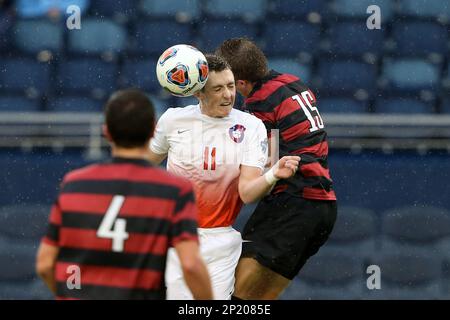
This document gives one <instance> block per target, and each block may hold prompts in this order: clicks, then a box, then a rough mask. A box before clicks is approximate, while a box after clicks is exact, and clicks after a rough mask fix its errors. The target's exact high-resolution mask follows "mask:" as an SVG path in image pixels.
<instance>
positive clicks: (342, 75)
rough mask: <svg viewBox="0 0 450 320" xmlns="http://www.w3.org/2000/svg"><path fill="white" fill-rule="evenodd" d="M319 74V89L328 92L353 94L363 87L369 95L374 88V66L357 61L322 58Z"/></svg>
mask: <svg viewBox="0 0 450 320" xmlns="http://www.w3.org/2000/svg"><path fill="white" fill-rule="evenodd" d="M319 76H320V78H321V83H322V86H321V90H322V91H325V92H326V93H328V94H336V95H344V94H353V93H355V92H356V91H357V90H358V89H363V90H365V91H366V92H367V93H368V94H369V95H370V94H373V92H374V89H375V79H376V66H375V65H372V64H368V63H364V62H359V61H349V60H340V61H339V60H322V61H320V65H319ZM322 91H321V92H322Z"/></svg>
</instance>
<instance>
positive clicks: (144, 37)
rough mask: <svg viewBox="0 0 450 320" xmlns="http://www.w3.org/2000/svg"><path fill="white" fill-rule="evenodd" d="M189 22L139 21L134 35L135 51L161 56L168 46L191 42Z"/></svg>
mask: <svg viewBox="0 0 450 320" xmlns="http://www.w3.org/2000/svg"><path fill="white" fill-rule="evenodd" d="M191 39H192V32H191V26H190V25H189V24H182V23H178V22H175V21H170V20H164V21H139V22H138V23H137V25H136V32H135V36H134V42H135V43H134V48H133V49H132V51H133V52H134V53H138V54H143V55H156V56H158V57H159V56H160V55H161V54H162V53H163V52H164V50H166V49H167V48H169V47H171V46H173V45H175V44H180V43H185V44H191Z"/></svg>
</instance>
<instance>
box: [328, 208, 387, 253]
mask: <svg viewBox="0 0 450 320" xmlns="http://www.w3.org/2000/svg"><path fill="white" fill-rule="evenodd" d="M378 228H379V225H378V219H377V215H376V214H375V213H374V212H373V211H372V210H370V209H366V208H359V207H350V206H342V207H340V208H339V213H338V216H337V219H336V224H335V226H334V228H333V231H332V232H331V234H330V237H329V239H328V241H327V242H326V244H325V246H326V248H327V249H332V250H333V251H335V252H344V253H347V254H351V253H352V252H359V253H360V255H361V256H365V255H368V254H370V253H371V252H373V251H374V250H376V247H377V244H376V242H377V238H378V230H379V229H378Z"/></svg>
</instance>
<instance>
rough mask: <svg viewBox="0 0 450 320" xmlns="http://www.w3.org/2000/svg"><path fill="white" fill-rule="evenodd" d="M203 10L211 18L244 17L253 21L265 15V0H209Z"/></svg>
mask: <svg viewBox="0 0 450 320" xmlns="http://www.w3.org/2000/svg"><path fill="white" fill-rule="evenodd" d="M204 10H205V13H206V15H207V16H209V17H212V18H222V19H230V18H244V19H245V20H249V21H253V20H258V19H262V18H263V17H264V16H265V14H266V10H267V0H246V1H242V0H227V1H222V0H209V1H206V2H205V7H204Z"/></svg>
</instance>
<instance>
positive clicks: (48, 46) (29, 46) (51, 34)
mask: <svg viewBox="0 0 450 320" xmlns="http://www.w3.org/2000/svg"><path fill="white" fill-rule="evenodd" d="M63 30H64V29H63V28H62V26H61V25H60V24H58V23H53V22H51V21H50V20H19V21H18V22H17V24H16V25H15V28H14V44H15V45H16V47H17V48H19V49H20V50H22V51H23V52H24V53H31V54H35V53H38V52H40V51H42V50H50V51H51V52H53V53H58V52H59V51H60V50H61V48H62V45H63Z"/></svg>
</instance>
